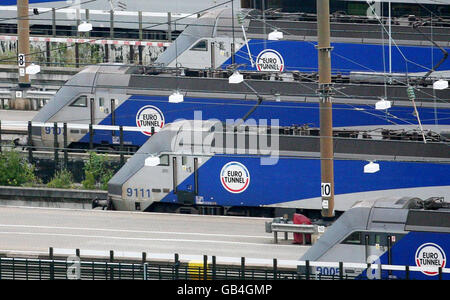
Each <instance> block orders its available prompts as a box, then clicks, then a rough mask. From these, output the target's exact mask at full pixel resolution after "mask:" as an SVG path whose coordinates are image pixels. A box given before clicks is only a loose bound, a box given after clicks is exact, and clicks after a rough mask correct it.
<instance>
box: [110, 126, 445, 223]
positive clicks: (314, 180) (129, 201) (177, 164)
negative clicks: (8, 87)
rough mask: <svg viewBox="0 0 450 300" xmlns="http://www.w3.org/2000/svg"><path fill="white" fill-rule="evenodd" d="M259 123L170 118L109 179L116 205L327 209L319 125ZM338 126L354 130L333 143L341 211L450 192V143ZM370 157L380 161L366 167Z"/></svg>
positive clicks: (256, 211)
mask: <svg viewBox="0 0 450 300" xmlns="http://www.w3.org/2000/svg"><path fill="white" fill-rule="evenodd" d="M250 125H251V124H250ZM250 125H249V124H246V125H242V124H241V125H236V124H235V125H233V126H229V125H226V124H225V125H223V124H222V122H219V121H203V122H202V121H179V122H175V123H171V124H168V125H167V126H165V127H164V128H163V129H162V130H161V131H159V132H158V133H156V134H155V135H154V136H152V137H151V138H150V139H149V140H148V141H147V142H146V143H145V144H144V145H143V146H142V147H141V148H140V149H139V151H138V152H136V154H135V155H134V156H133V157H132V158H130V159H129V160H128V161H127V163H126V164H125V165H124V166H123V167H122V168H121V169H120V170H119V171H118V172H117V173H116V174H115V175H114V177H113V178H112V179H111V180H110V181H109V184H108V195H109V200H110V203H109V204H110V207H114V208H115V209H117V210H132V211H134V210H138V211H156V212H161V211H167V212H170V211H178V212H179V211H183V210H188V211H189V210H192V211H194V212H195V211H201V210H202V209H203V208H205V207H206V208H216V209H217V210H218V211H217V213H219V214H233V213H235V214H244V215H250V216H255V215H265V216H274V215H280V214H281V215H282V214H283V213H284V212H286V211H288V210H291V212H292V211H295V210H298V209H306V210H317V209H320V208H321V200H320V145H319V138H318V137H317V136H314V135H315V134H317V130H314V129H308V128H303V129H302V128H279V127H275V126H270V124H268V125H269V126H266V125H261V124H258V125H259V126H250ZM335 135H340V136H347V137H339V138H338V137H337V138H335V142H334V143H335V146H334V147H335V162H334V172H335V195H336V196H335V209H336V210H338V211H345V210H347V209H348V208H350V207H351V206H352V205H353V204H354V203H355V202H356V201H359V200H361V199H367V198H373V197H381V196H386V197H388V196H398V195H404V196H414V195H416V196H420V197H422V198H428V197H432V196H433V195H440V196H442V197H445V198H446V199H448V198H449V197H450V177H449V176H448V174H449V172H450V164H449V154H450V151H449V148H448V147H449V146H448V144H446V143H444V142H434V143H433V142H431V143H427V144H424V143H423V142H417V141H399V140H387V139H385V140H379V139H372V138H371V136H370V134H369V135H363V134H361V133H358V132H354V131H353V132H352V131H339V132H337V131H336V132H335ZM369 161H372V163H373V161H376V163H377V164H378V165H379V168H380V170H379V171H378V172H375V173H364V167H365V166H366V165H367V164H369Z"/></svg>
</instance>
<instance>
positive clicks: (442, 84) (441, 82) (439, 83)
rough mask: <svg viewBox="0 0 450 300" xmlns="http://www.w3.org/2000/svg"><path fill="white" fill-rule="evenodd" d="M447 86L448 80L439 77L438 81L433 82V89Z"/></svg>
mask: <svg viewBox="0 0 450 300" xmlns="http://www.w3.org/2000/svg"><path fill="white" fill-rule="evenodd" d="M446 88H448V81H447V80H442V79H439V80H438V81H436V82H434V83H433V89H435V90H445V89H446Z"/></svg>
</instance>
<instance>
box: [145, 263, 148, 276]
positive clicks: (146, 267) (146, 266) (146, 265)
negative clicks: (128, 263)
mask: <svg viewBox="0 0 450 300" xmlns="http://www.w3.org/2000/svg"><path fill="white" fill-rule="evenodd" d="M147 270H148V263H144V280H147Z"/></svg>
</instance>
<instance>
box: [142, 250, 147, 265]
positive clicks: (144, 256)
mask: <svg viewBox="0 0 450 300" xmlns="http://www.w3.org/2000/svg"><path fill="white" fill-rule="evenodd" d="M146 261H147V253H146V252H142V263H145V262H146Z"/></svg>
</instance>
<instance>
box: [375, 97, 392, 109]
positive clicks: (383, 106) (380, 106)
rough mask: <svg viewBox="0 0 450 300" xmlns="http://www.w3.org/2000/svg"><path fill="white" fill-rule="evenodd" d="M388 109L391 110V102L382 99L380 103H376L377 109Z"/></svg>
mask: <svg viewBox="0 0 450 300" xmlns="http://www.w3.org/2000/svg"><path fill="white" fill-rule="evenodd" d="M388 108H391V101H387V100H384V99H381V100H380V101H378V102H377V103H375V109H378V110H381V109H388Z"/></svg>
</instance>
